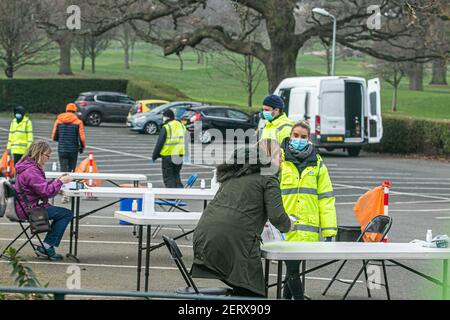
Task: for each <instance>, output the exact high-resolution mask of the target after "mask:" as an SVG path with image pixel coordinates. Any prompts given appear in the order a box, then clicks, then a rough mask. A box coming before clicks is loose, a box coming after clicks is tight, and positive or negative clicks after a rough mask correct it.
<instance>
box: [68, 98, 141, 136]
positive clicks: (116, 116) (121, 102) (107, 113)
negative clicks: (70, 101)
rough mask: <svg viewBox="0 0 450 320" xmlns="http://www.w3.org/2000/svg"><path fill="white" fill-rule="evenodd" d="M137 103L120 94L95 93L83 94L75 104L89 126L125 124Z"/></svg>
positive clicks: (80, 116) (78, 113)
mask: <svg viewBox="0 0 450 320" xmlns="http://www.w3.org/2000/svg"><path fill="white" fill-rule="evenodd" d="M135 103H136V101H135V100H134V99H133V98H131V97H129V96H127V95H126V94H123V93H119V92H106V91H93V92H84V93H81V94H80V96H79V97H78V99H77V100H76V101H75V104H76V105H77V107H78V111H77V115H78V117H79V118H80V120H82V121H83V122H84V123H85V124H86V125H88V126H96V127H97V126H99V125H100V124H101V123H102V122H104V121H108V122H125V121H126V120H127V116H128V112H129V111H130V108H131V107H132V106H133V105H134V104H135Z"/></svg>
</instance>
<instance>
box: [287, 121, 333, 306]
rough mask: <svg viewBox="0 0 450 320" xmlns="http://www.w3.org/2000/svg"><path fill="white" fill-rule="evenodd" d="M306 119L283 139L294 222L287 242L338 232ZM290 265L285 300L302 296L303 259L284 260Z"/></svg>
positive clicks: (323, 171)
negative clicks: (301, 264)
mask: <svg viewBox="0 0 450 320" xmlns="http://www.w3.org/2000/svg"><path fill="white" fill-rule="evenodd" d="M310 131H311V129H310V126H309V123H308V122H306V121H302V122H299V123H297V124H295V125H294V127H293V129H292V133H291V136H290V138H286V139H285V140H284V141H283V144H282V148H283V151H284V161H283V163H282V165H281V172H280V187H281V195H282V199H283V205H284V209H285V210H286V213H287V214H288V215H289V216H290V218H291V220H293V221H294V231H292V232H289V233H287V234H286V240H287V241H293V242H313V241H320V239H321V237H322V238H323V239H324V240H325V241H331V239H332V238H333V237H335V236H336V234H337V222H336V208H335V197H334V195H333V186H332V185H331V180H330V176H329V174H328V169H327V167H326V166H325V164H324V162H323V160H322V158H321V156H320V155H319V154H318V152H317V150H316V148H315V147H314V146H313V145H312V143H311V142H310ZM285 262H286V266H287V272H286V286H285V287H284V292H283V296H284V298H285V299H291V298H294V299H303V294H304V293H303V285H302V283H301V279H300V274H299V272H300V263H301V261H285Z"/></svg>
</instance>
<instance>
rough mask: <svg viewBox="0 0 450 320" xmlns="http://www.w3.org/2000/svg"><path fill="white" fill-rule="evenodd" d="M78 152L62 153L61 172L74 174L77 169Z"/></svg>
mask: <svg viewBox="0 0 450 320" xmlns="http://www.w3.org/2000/svg"><path fill="white" fill-rule="evenodd" d="M77 161H78V152H60V153H59V165H60V166H61V172H74V171H75V169H76V167H77Z"/></svg>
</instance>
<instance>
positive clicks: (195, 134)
mask: <svg viewBox="0 0 450 320" xmlns="http://www.w3.org/2000/svg"><path fill="white" fill-rule="evenodd" d="M181 120H182V122H183V123H184V124H185V125H186V128H187V129H188V131H189V133H190V134H191V138H192V140H196V141H199V142H201V143H203V144H208V143H211V142H212V141H213V140H215V139H217V136H216V134H215V133H219V131H220V133H221V135H222V138H223V141H224V142H226V141H230V140H231V139H233V141H236V140H238V141H239V139H238V138H236V135H235V134H237V133H238V132H237V131H236V130H238V129H241V130H243V132H244V137H243V138H244V139H245V141H246V142H249V141H250V140H253V139H254V138H255V136H254V133H255V130H256V128H257V126H258V122H257V121H255V117H253V116H250V115H248V114H247V113H245V112H243V111H240V110H236V109H233V108H229V107H222V106H202V107H195V108H190V109H188V110H187V111H186V113H185V114H184V115H183V117H182V119H181ZM213 129H215V130H214V131H215V132H213ZM229 129H231V130H229ZM227 130H228V132H227ZM233 130H234V131H233ZM230 131H231V132H230ZM241 132H242V131H241ZM230 133H231V135H230ZM244 139H243V140H244Z"/></svg>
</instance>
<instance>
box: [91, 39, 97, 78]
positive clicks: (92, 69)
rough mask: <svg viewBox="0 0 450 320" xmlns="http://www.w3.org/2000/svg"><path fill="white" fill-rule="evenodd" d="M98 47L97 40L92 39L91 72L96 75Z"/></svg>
mask: <svg viewBox="0 0 450 320" xmlns="http://www.w3.org/2000/svg"><path fill="white" fill-rule="evenodd" d="M96 47H97V43H96V39H95V38H94V37H93V38H92V39H91V71H92V73H95V58H96V55H95V48H96Z"/></svg>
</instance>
